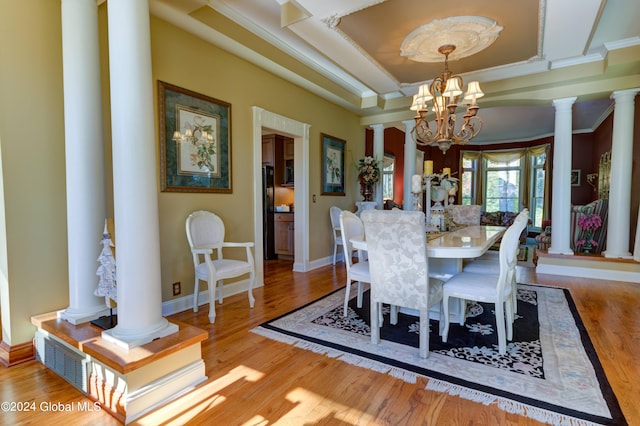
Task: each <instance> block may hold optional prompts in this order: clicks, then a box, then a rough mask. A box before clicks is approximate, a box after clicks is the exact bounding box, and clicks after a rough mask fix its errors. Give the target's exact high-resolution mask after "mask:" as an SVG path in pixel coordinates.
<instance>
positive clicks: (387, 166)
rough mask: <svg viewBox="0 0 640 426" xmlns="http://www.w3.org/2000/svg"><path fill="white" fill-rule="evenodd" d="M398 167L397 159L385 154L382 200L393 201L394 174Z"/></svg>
mask: <svg viewBox="0 0 640 426" xmlns="http://www.w3.org/2000/svg"><path fill="white" fill-rule="evenodd" d="M395 166H396V158H395V157H394V156H392V155H388V154H385V156H384V161H383V162H382V199H383V200H386V199H391V200H393V176H394V175H393V172H394V170H395Z"/></svg>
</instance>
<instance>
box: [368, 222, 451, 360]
mask: <svg viewBox="0 0 640 426" xmlns="http://www.w3.org/2000/svg"><path fill="white" fill-rule="evenodd" d="M362 220H363V222H364V227H365V235H366V238H367V251H368V253H369V269H370V272H371V293H370V295H371V301H370V303H371V341H372V342H373V343H375V344H377V343H379V342H380V327H381V325H382V324H381V323H382V322H381V321H380V314H379V311H378V310H379V309H380V307H381V306H382V303H388V304H390V305H391V306H392V309H391V313H392V315H391V321H390V322H391V323H392V324H395V323H397V307H405V308H410V309H415V310H418V311H419V312H420V334H419V342H420V344H419V346H420V348H419V354H420V357H422V358H426V357H427V356H428V354H429V309H430V308H431V307H432V306H434V305H437V304H439V303H440V302H441V300H442V281H440V280H436V279H433V278H429V264H428V259H427V241H426V230H425V217H424V213H423V212H420V211H402V210H391V211H390V210H386V211H383V210H367V211H364V212H362ZM441 312H442V310H441ZM440 319H441V322H440V323H441V324H442V317H441V318H440Z"/></svg>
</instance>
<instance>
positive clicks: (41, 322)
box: [31, 312, 207, 424]
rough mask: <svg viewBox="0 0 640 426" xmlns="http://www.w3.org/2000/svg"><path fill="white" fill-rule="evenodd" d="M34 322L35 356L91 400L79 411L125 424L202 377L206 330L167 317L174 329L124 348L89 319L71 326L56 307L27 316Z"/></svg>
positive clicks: (188, 388)
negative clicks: (169, 333) (102, 414)
mask: <svg viewBox="0 0 640 426" xmlns="http://www.w3.org/2000/svg"><path fill="white" fill-rule="evenodd" d="M31 322H32V323H33V324H34V325H35V326H36V327H37V328H38V329H37V331H36V336H35V339H34V340H35V346H36V356H37V359H38V360H39V361H40V362H42V363H43V364H44V365H46V366H47V367H48V368H50V369H51V370H52V371H53V372H55V373H56V374H58V375H60V376H61V377H62V378H64V379H65V380H66V381H68V382H69V383H70V384H71V385H72V386H74V387H75V388H76V389H78V390H79V391H80V392H82V393H83V394H84V395H86V396H87V397H88V398H90V399H91V400H93V401H95V403H92V402H91V401H89V400H86V401H79V402H78V404H77V407H78V408H79V409H82V410H84V411H92V410H93V411H96V410H105V411H107V412H108V413H109V414H111V415H112V416H114V417H115V418H116V419H118V420H119V421H120V422H122V423H124V424H128V423H130V422H132V421H134V420H136V419H138V418H140V417H141V416H143V415H145V414H146V413H148V412H150V411H152V410H154V409H156V408H158V407H161V406H162V405H164V404H166V403H168V402H169V401H171V400H173V399H175V398H177V397H179V396H180V395H183V394H184V393H185V392H188V391H189V390H191V389H193V388H194V387H195V386H197V385H198V384H200V383H202V382H204V381H205V380H206V379H207V376H206V368H205V364H204V361H203V359H202V350H201V344H202V341H204V340H206V338H207V332H206V331H205V330H202V329H199V328H197V327H193V326H190V325H187V324H183V323H179V322H171V325H172V326H175V327H176V328H178V332H177V333H176V334H175V335H172V336H170V337H167V338H160V339H157V340H154V341H153V342H152V343H149V344H147V345H145V346H143V347H139V348H134V349H132V350H130V351H127V352H126V353H124V352H123V351H122V350H120V349H119V348H116V347H115V346H114V345H113V344H111V343H107V342H105V341H104V339H103V338H102V337H101V330H100V329H99V328H98V327H96V326H94V325H92V324H90V323H86V324H81V325H79V326H74V325H71V324H69V323H68V322H66V321H61V320H60V319H59V318H57V317H56V315H55V313H54V312H52V313H49V314H43V315H38V316H36V317H32V318H31Z"/></svg>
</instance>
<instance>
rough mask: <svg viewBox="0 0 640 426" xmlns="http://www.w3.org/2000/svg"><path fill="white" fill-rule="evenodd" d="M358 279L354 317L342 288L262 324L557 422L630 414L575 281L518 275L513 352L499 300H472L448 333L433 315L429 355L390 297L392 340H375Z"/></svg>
mask: <svg viewBox="0 0 640 426" xmlns="http://www.w3.org/2000/svg"><path fill="white" fill-rule="evenodd" d="M352 288H353V293H352V294H351V295H350V296H351V301H350V305H349V311H348V315H347V317H344V316H343V315H342V306H343V303H344V291H345V290H344V289H341V290H338V291H336V292H334V293H331V294H329V295H328V296H325V297H323V298H321V299H319V300H317V301H315V302H312V303H310V304H308V305H306V306H304V307H302V308H300V309H298V310H296V311H294V312H291V313H289V314H286V315H284V316H282V317H280V318H277V319H275V320H272V321H269V322H267V323H265V324H262V325H261V326H260V327H258V328H255V329H253V330H252V331H253V332H254V333H257V334H260V335H262V336H265V337H268V338H271V339H274V340H278V341H281V342H285V343H288V344H291V345H295V346H296V347H299V348H303V349H306V350H311V351H314V352H316V353H320V354H324V355H326V356H329V357H332V358H337V359H340V360H342V361H344V362H347V363H350V364H353V365H357V366H360V367H364V368H369V369H373V370H375V371H378V372H381V373H386V374H389V375H392V376H394V377H397V378H400V379H402V380H405V381H407V382H411V383H416V380H417V378H418V377H425V378H427V379H428V384H427V386H426V389H428V390H432V391H439V392H447V393H449V394H451V395H458V396H460V397H462V398H466V399H469V400H473V401H477V402H481V403H483V404H485V405H489V404H497V405H498V406H499V407H500V408H501V409H503V410H505V411H508V412H510V413H517V414H520V415H523V416H528V417H530V418H534V419H536V420H538V421H542V422H545V423H549V424H562V425H590V424H605V425H626V424H627V423H626V420H625V418H624V415H623V414H622V412H621V410H620V406H619V405H618V401H617V399H616V397H615V394H614V393H613V391H612V389H611V387H610V385H609V383H608V381H607V379H606V377H605V375H604V371H603V369H602V366H601V364H600V362H599V360H598V358H597V355H596V352H595V350H594V348H593V345H592V344H591V341H590V339H589V336H588V335H587V333H586V331H585V328H584V326H583V324H582V321H581V320H580V317H579V315H578V314H577V311H576V309H575V305H574V303H573V301H572V299H571V296H570V294H569V292H568V290H565V289H560V288H552V287H542V286H534V285H523V284H519V285H518V314H517V319H516V321H515V323H514V339H513V341H511V342H507V343H508V347H507V353H506V354H505V355H500V354H499V353H498V348H497V338H496V335H495V332H494V330H495V316H494V313H493V305H491V304H476V303H470V304H468V308H467V312H468V314H467V320H466V323H465V325H464V326H461V325H459V324H457V323H456V324H451V327H450V330H449V339H448V342H447V343H443V342H442V340H441V338H440V337H439V336H438V333H437V330H438V322H437V321H434V320H432V321H431V324H430V328H431V330H432V332H431V338H430V347H429V349H430V352H429V357H428V358H427V359H422V358H420V357H419V356H418V349H417V348H418V333H419V322H418V320H417V318H416V317H414V316H411V315H404V314H402V313H401V314H400V315H399V320H398V324H397V325H390V324H389V317H388V310H389V309H388V307H384V308H383V312H385V322H384V326H383V328H382V330H381V338H382V341H381V342H380V344H378V345H374V344H372V343H371V338H370V329H369V324H370V321H369V298H368V291H366V292H365V297H364V301H363V307H362V308H357V307H356V304H355V291H356V289H357V286H352Z"/></svg>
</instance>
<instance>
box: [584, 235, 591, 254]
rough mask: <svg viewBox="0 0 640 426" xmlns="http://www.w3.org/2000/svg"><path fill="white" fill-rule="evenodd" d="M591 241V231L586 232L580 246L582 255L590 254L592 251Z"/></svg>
mask: <svg viewBox="0 0 640 426" xmlns="http://www.w3.org/2000/svg"><path fill="white" fill-rule="evenodd" d="M591 240H593V231H587V234H586V235H585V237H584V245H583V246H582V252H583V253H584V254H591V251H592V250H593V244H591Z"/></svg>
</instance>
